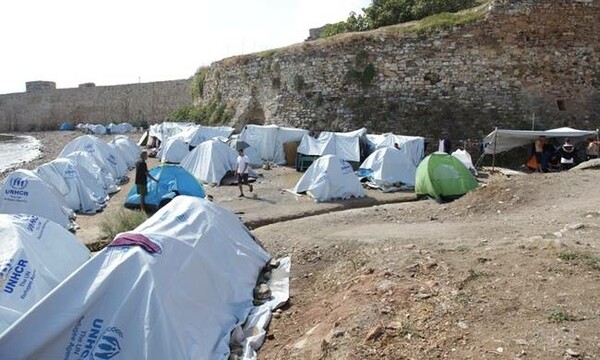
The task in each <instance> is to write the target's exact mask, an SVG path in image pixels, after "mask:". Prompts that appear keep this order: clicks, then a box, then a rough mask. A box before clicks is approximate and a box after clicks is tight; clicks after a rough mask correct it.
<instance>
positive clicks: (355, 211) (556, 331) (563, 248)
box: [25, 132, 600, 359]
mask: <svg viewBox="0 0 600 360" xmlns="http://www.w3.org/2000/svg"><path fill="white" fill-rule="evenodd" d="M32 135H34V136H37V137H38V138H39V139H40V140H41V141H42V143H43V144H44V149H43V150H44V157H43V158H42V159H39V160H37V164H36V162H34V163H30V164H25V167H27V168H32V167H35V166H37V165H39V163H42V162H45V161H48V160H49V159H53V158H54V157H56V155H57V154H58V153H59V152H60V150H61V149H62V146H64V144H65V143H66V142H67V141H68V140H70V139H72V138H75V137H76V136H78V135H80V134H78V133H58V132H56V133H39V134H32ZM138 136H139V135H138ZM134 139H135V140H137V137H135V135H134ZM105 140H108V138H107V139H105ZM149 165H150V166H153V165H156V160H155V159H151V160H150V161H149ZM259 172H260V173H261V174H262V177H259V179H258V180H257V182H256V184H255V189H256V190H255V192H256V194H257V199H252V198H248V197H246V198H238V197H237V194H238V190H237V188H236V187H231V186H223V187H216V188H211V187H207V191H208V193H209V194H211V195H213V196H214V198H215V202H217V203H219V204H220V205H222V206H224V207H226V208H229V209H230V210H232V211H234V212H236V213H238V214H239V216H240V217H241V219H242V220H243V221H244V222H245V223H246V224H247V225H249V227H250V228H252V229H253V233H254V234H255V235H256V237H257V238H258V240H260V242H261V243H262V244H263V245H264V246H265V247H266V248H267V250H268V251H269V252H270V253H271V254H272V255H273V256H287V255H291V256H292V278H291V296H292V298H291V300H290V303H289V304H288V305H287V306H286V307H285V308H284V310H283V312H281V313H280V314H276V315H275V318H274V319H273V321H272V323H271V326H270V329H269V336H268V339H267V341H266V342H265V344H264V346H263V348H262V349H261V352H260V356H259V358H261V359H439V358H448V359H563V358H579V359H596V358H599V357H600V339H599V336H600V332H599V331H598V329H599V328H600V320H599V313H600V310H599V309H600V299H599V296H600V291H599V290H600V282H599V280H600V251H599V249H598V246H599V237H598V235H597V234H598V229H599V227H600V223H599V219H600V191H598V189H599V187H600V171H598V170H585V171H580V172H568V173H554V174H531V175H520V176H511V177H507V176H503V175H499V174H495V175H490V176H488V177H487V178H485V179H483V181H484V182H485V186H482V187H481V188H480V189H478V190H476V191H474V192H472V193H470V194H468V195H467V196H465V197H463V198H461V199H459V200H457V201H455V202H453V203H449V204H441V205H440V204H437V203H435V202H433V201H430V200H426V201H414V200H415V199H414V196H413V195H412V193H394V194H383V193H381V192H379V191H375V190H369V191H368V192H367V194H368V197H367V198H365V199H354V200H350V201H339V202H334V203H325V204H317V203H315V202H313V201H312V200H311V199H309V198H307V197H300V198H298V197H296V196H293V195H292V194H290V193H288V192H286V191H285V190H284V189H287V188H290V187H291V186H293V185H294V184H295V182H296V180H297V179H298V178H299V176H300V174H298V173H296V172H295V171H294V170H293V169H290V168H286V167H278V168H274V169H272V170H260V171H259ZM130 186H131V185H130V184H126V185H124V186H123V189H122V190H121V191H120V192H119V193H117V194H115V195H114V196H113V198H112V199H111V201H110V203H109V206H108V207H107V209H106V210H105V211H104V212H102V213H100V214H96V215H93V216H79V217H78V220H77V222H78V224H79V225H80V227H81V229H80V230H78V232H77V234H76V235H77V236H78V237H79V238H80V239H82V240H83V241H84V242H86V243H94V242H98V241H103V240H102V239H100V233H99V228H98V224H99V222H100V221H101V220H102V219H105V218H108V217H111V216H112V217H114V216H116V215H117V214H118V212H119V211H121V209H122V203H123V199H124V197H125V195H126V193H127V192H128V191H129V187H130ZM246 193H247V190H246ZM247 194H248V193H247ZM406 201H408V202H406ZM292 219H293V220H292ZM286 220H287V221H286Z"/></svg>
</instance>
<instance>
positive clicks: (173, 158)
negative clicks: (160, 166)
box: [156, 138, 190, 164]
mask: <svg viewBox="0 0 600 360" xmlns="http://www.w3.org/2000/svg"><path fill="white" fill-rule="evenodd" d="M189 153H190V147H189V146H188V144H186V143H185V142H183V140H180V139H177V138H173V139H169V140H167V142H166V143H163V144H162V145H161V147H160V150H159V151H158V153H157V154H156V157H157V158H159V159H160V161H162V162H167V163H171V164H179V163H180V162H181V160H183V158H185V157H186V156H187V155H188V154H189Z"/></svg>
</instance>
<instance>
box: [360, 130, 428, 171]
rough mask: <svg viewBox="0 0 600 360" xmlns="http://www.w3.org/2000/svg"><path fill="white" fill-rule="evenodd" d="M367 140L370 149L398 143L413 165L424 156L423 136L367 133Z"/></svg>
mask: <svg viewBox="0 0 600 360" xmlns="http://www.w3.org/2000/svg"><path fill="white" fill-rule="evenodd" d="M367 141H368V143H369V147H370V148H371V150H372V151H375V150H378V149H381V148H385V147H394V144H398V147H399V148H400V149H401V150H403V151H406V153H407V156H408V157H409V159H410V160H411V161H412V163H413V164H414V165H415V167H416V166H419V163H421V160H423V157H424V156H425V138H423V137H421V136H406V135H394V134H392V133H386V134H381V135H374V134H367Z"/></svg>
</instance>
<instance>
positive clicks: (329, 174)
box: [291, 155, 365, 202]
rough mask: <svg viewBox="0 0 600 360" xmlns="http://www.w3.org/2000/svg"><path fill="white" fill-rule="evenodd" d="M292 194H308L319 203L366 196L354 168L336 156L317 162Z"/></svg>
mask: <svg viewBox="0 0 600 360" xmlns="http://www.w3.org/2000/svg"><path fill="white" fill-rule="evenodd" d="M291 192H293V193H296V194H301V193H304V192H306V193H308V194H309V195H310V196H312V197H313V198H314V199H315V201H319V202H321V201H328V200H333V199H349V198H352V197H363V196H365V191H364V189H363V187H362V185H361V183H360V181H359V180H358V177H357V176H356V175H355V174H354V171H353V170H352V166H351V165H350V164H349V163H348V162H346V161H345V160H342V159H340V158H339V157H337V156H335V155H325V156H322V157H320V158H318V159H317V160H315V162H313V163H312V164H311V165H310V167H309V168H308V169H307V170H306V172H305V173H304V175H302V177H301V178H300V180H298V183H297V184H296V186H294V188H293V189H291Z"/></svg>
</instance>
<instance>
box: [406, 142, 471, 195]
mask: <svg viewBox="0 0 600 360" xmlns="http://www.w3.org/2000/svg"><path fill="white" fill-rule="evenodd" d="M475 188H477V180H475V178H474V177H473V175H472V174H471V173H470V172H469V169H467V168H466V167H465V166H464V165H463V163H461V162H460V160H458V159H457V158H455V157H454V156H452V155H449V154H446V153H444V152H435V153H433V154H431V155H429V156H427V157H426V158H425V159H423V161H421V163H420V164H419V166H418V167H417V174H416V184H415V193H416V194H417V196H425V195H427V196H430V197H432V198H434V199H435V200H437V201H438V202H442V201H449V200H454V199H457V198H459V197H461V196H462V195H464V194H466V193H468V192H469V191H471V190H473V189H475Z"/></svg>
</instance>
